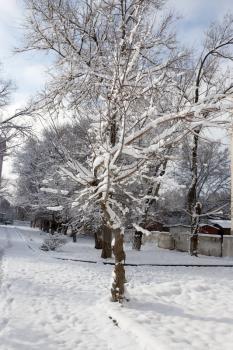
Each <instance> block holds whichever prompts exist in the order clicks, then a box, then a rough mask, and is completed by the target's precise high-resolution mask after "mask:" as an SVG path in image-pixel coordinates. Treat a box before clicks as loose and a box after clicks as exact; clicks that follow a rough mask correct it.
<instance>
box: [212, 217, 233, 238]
mask: <svg viewBox="0 0 233 350" xmlns="http://www.w3.org/2000/svg"><path fill="white" fill-rule="evenodd" d="M210 222H211V223H212V224H213V225H214V227H217V228H219V229H220V231H221V232H220V234H223V235H230V234H231V220H224V219H222V220H213V219H211V220H210Z"/></svg>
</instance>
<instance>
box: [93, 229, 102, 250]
mask: <svg viewBox="0 0 233 350" xmlns="http://www.w3.org/2000/svg"><path fill="white" fill-rule="evenodd" d="M94 237H95V249H102V248H103V246H102V237H101V234H100V232H99V231H97V232H95V233H94Z"/></svg>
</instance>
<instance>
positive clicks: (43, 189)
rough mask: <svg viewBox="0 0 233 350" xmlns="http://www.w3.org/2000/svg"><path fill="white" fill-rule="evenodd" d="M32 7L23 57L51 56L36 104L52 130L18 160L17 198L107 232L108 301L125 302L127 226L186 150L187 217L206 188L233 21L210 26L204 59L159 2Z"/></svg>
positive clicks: (227, 90)
mask: <svg viewBox="0 0 233 350" xmlns="http://www.w3.org/2000/svg"><path fill="white" fill-rule="evenodd" d="M26 4H27V9H28V12H27V13H28V17H27V21H26V23H25V27H26V28H25V33H26V36H25V46H24V47H23V48H20V49H19V51H25V50H43V51H47V52H51V53H53V57H54V63H53V66H52V67H51V71H50V78H49V79H48V83H47V85H46V87H45V89H44V91H43V92H42V93H41V95H40V96H39V97H38V98H37V99H36V100H35V101H34V105H33V110H34V114H35V116H37V117H38V115H39V116H41V115H42V116H43V118H44V119H45V120H46V121H47V123H48V124H49V128H48V130H46V131H45V132H44V134H43V136H40V137H38V139H37V138H32V139H30V140H29V141H28V144H27V145H26V148H25V150H24V151H23V152H21V153H20V154H19V155H18V162H17V170H18V173H19V174H20V177H19V190H18V197H21V198H23V201H22V202H23V204H24V205H25V206H29V205H30V206H31V207H33V206H34V208H39V207H46V208H50V209H51V208H52V209H53V210H54V211H55V210H58V209H59V211H61V213H62V215H67V210H69V216H71V217H72V218H73V222H74V223H75V222H78V221H80V219H81V220H84V221H85V220H86V218H87V217H88V218H94V221H95V220H96V221H99V222H100V223H101V228H102V232H103V236H104V237H105V239H104V241H105V242H106V243H107V244H106V247H105V249H106V252H108V251H109V250H110V251H111V247H109V242H110V241H111V238H112V237H114V242H113V252H114V255H115V268H114V279H113V283H112V288H111V294H112V300H113V301H121V300H122V299H123V298H124V282H125V270H124V259H125V253H124V248H123V232H124V227H125V224H126V222H127V220H128V218H129V217H130V218H131V220H134V218H135V221H137V222H141V223H145V222H146V221H147V220H148V215H149V213H150V210H151V208H152V207H153V206H154V204H155V203H157V199H158V197H159V193H160V190H161V180H162V179H163V178H164V179H165V178H166V177H164V174H165V173H166V172H168V171H169V173H171V171H170V169H171V162H173V161H174V160H176V159H177V155H179V154H181V150H180V147H181V145H183V147H185V145H187V144H189V147H191V152H189V154H190V158H189V161H190V167H191V168H190V170H191V171H190V176H191V179H190V180H191V181H190V184H189V188H188V194H187V210H188V212H189V214H190V215H191V217H192V213H193V210H194V208H195V205H196V202H197V197H198V191H200V193H201V191H202V193H203V191H204V189H205V188H206V187H205V186H202V189H201V190H200V187H201V184H200V183H201V180H200V178H199V175H200V173H199V171H198V162H199V160H198V147H199V144H200V141H201V139H202V138H205V139H206V138H207V136H206V134H205V133H204V132H203V130H204V128H206V127H213V126H216V125H218V124H222V123H224V122H226V121H225V119H226V118H225V117H226V116H227V113H228V110H229V104H228V103H226V101H227V99H228V97H229V96H231V89H232V81H231V80H230V75H229V72H228V71H225V72H223V66H222V65H221V61H222V60H225V59H232V49H231V46H232V44H233V17H232V16H231V15H227V16H226V17H225V18H224V20H223V22H222V23H221V24H213V25H211V27H210V28H209V30H208V31H207V33H206V38H205V41H204V44H203V48H202V49H201V52H202V53H201V55H200V56H198V55H197V52H196V51H197V50H194V51H193V52H192V51H190V50H187V49H184V48H183V47H180V45H179V44H178V43H177V41H176V36H175V32H174V31H173V29H172V28H173V22H174V18H173V15H172V14H171V13H165V12H164V11H163V5H164V1H162V0H139V1H138V0H115V1H112V0H107V1H88V0H85V1H81V2H80V1H74V0H42V1H40V2H38V1H35V0H28V1H26ZM152 14H153V15H152ZM223 115H224V118H223ZM190 139H192V142H191V143H190ZM190 145H191V146H190ZM205 145H207V143H205ZM203 147H204V146H203ZM221 152H224V151H221ZM29 153H30V154H31V157H29V156H28V154H29ZM185 153H186V152H185ZM32 174H33V176H31V175H32ZM211 176H212V175H211ZM204 177H205V175H203V180H204ZM207 177H208V179H209V176H207ZM106 254H108V253H106Z"/></svg>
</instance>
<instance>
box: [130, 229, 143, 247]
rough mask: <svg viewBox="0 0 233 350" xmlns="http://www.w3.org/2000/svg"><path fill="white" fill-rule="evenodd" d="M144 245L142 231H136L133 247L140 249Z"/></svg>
mask: <svg viewBox="0 0 233 350" xmlns="http://www.w3.org/2000/svg"><path fill="white" fill-rule="evenodd" d="M141 246H142V232H140V231H135V232H134V236H133V245H132V248H133V249H135V250H140V249H141Z"/></svg>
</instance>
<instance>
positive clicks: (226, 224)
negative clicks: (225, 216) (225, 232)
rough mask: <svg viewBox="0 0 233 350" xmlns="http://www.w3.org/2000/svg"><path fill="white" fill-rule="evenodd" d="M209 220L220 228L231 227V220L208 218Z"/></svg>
mask: <svg viewBox="0 0 233 350" xmlns="http://www.w3.org/2000/svg"><path fill="white" fill-rule="evenodd" d="M210 222H211V223H212V224H215V225H219V226H221V227H222V228H231V220H210Z"/></svg>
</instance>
